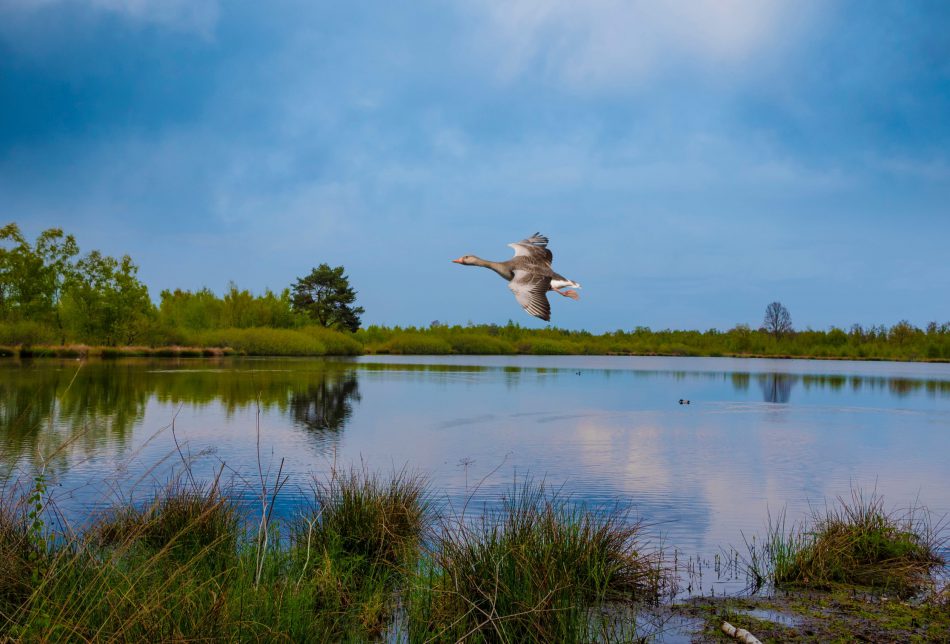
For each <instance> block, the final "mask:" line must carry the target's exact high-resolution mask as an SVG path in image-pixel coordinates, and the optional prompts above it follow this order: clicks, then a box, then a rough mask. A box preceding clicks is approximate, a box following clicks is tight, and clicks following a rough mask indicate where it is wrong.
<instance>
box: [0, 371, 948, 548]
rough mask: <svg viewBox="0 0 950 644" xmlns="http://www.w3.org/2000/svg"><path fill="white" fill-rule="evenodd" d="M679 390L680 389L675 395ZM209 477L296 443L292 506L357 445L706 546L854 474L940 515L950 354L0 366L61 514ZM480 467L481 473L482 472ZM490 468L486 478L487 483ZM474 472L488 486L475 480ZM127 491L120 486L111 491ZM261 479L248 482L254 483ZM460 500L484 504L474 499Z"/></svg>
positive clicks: (432, 472) (759, 526)
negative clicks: (541, 485)
mask: <svg viewBox="0 0 950 644" xmlns="http://www.w3.org/2000/svg"><path fill="white" fill-rule="evenodd" d="M679 399H688V400H690V404H689V405H680V404H679V402H678V401H679ZM173 419H174V420H175V437H177V439H178V441H179V443H180V444H181V446H182V452H183V453H184V454H185V456H186V458H188V459H190V460H191V461H192V462H193V468H194V471H195V472H196V473H197V474H198V475H199V476H202V477H205V478H208V477H210V476H212V474H213V473H214V472H215V471H216V470H217V469H218V468H219V467H220V466H221V464H222V463H224V464H225V465H226V469H225V472H226V477H230V478H233V479H235V480H238V481H240V480H241V479H242V478H243V479H247V480H249V481H251V480H253V479H254V478H255V477H256V476H257V462H258V461H257V436H258V427H259V429H260V443H261V454H262V463H263V466H264V467H265V468H266V467H268V466H269V467H270V468H271V469H272V470H275V469H276V467H277V465H278V463H279V462H280V460H281V459H282V458H283V459H284V471H285V472H287V473H289V474H290V477H291V479H290V485H289V486H288V488H287V493H286V494H284V496H283V501H282V503H283V505H282V506H281V511H282V512H285V513H287V512H292V510H293V508H294V507H295V506H296V505H297V504H299V503H300V502H302V501H303V500H304V499H305V498H306V496H307V490H308V487H309V481H310V477H311V473H317V474H319V473H321V472H325V471H326V470H327V469H328V468H329V467H330V466H331V465H332V463H333V462H334V459H335V461H336V463H337V464H344V465H345V464H349V463H353V462H356V463H358V462H359V461H360V460H362V461H364V462H365V463H366V464H367V465H368V466H369V467H371V468H373V469H378V470H381V471H384V472H386V471H391V470H392V469H393V468H397V469H398V468H401V467H403V466H404V465H408V466H409V467H410V468H411V469H416V470H420V471H422V472H424V473H425V474H426V475H428V477H429V478H430V479H431V480H432V483H433V488H434V489H435V490H436V491H437V493H439V494H443V495H445V496H446V497H448V499H449V500H450V501H451V502H452V503H454V504H456V505H460V504H461V503H463V500H464V499H465V498H466V497H467V496H469V495H472V496H473V498H474V504H475V506H476V507H480V505H481V504H482V503H495V502H497V499H498V496H499V495H500V494H501V493H502V492H504V491H506V490H508V489H510V486H511V482H512V480H514V479H515V478H516V477H517V478H518V479H520V478H521V477H523V476H524V475H526V474H530V475H533V476H534V477H535V478H542V477H543V478H544V479H546V480H547V481H548V482H550V483H551V484H553V485H556V486H563V489H564V491H565V492H566V493H569V494H570V495H571V496H572V497H574V498H576V499H578V500H582V501H585V502H592V503H600V502H611V501H614V500H617V499H621V500H624V501H629V502H632V504H633V506H634V508H635V509H636V512H637V513H638V514H639V516H640V517H642V518H643V519H644V520H646V521H647V522H649V523H650V524H652V525H653V526H654V531H655V532H656V533H657V534H658V535H659V536H661V537H662V539H663V541H664V542H665V543H667V544H669V545H671V546H675V547H676V548H678V549H680V550H681V551H683V552H684V553H692V554H697V555H702V556H707V557H712V556H713V555H714V554H715V553H718V552H719V551H720V547H722V546H728V545H739V544H741V543H742V534H745V535H750V534H753V533H759V534H761V533H762V532H763V529H764V527H765V525H766V522H767V513H768V512H769V511H771V512H772V513H773V514H774V513H775V512H776V511H778V510H781V509H782V508H787V512H788V516H789V518H790V519H800V518H802V517H804V516H805V514H806V513H807V512H808V509H809V506H810V505H812V506H814V505H816V504H822V503H823V502H824V501H825V500H826V499H833V498H834V497H835V496H837V495H842V494H844V495H847V494H848V493H849V490H850V488H851V486H852V485H859V486H862V487H864V488H866V489H873V488H876V489H877V491H878V492H879V493H881V494H883V495H884V498H885V501H886V503H887V505H895V506H905V505H908V504H912V503H915V502H917V503H920V504H925V505H927V506H928V507H929V508H930V509H931V510H934V511H936V512H937V513H939V514H944V513H948V512H950V466H948V464H947V457H948V455H950V365H946V364H944V365H936V364H910V363H884V362H862V363H858V362H827V361H804V360H743V359H721V358H652V357H578V356H558V357H526V356H519V357H465V356H452V357H409V356H406V357H401V356H400V357H397V356H392V357H389V356H368V357H363V358H359V359H355V360H349V361H347V360H332V361H331V360H309V359H283V360H274V359H260V360H256V359H222V360H217V361H215V360H199V359H194V360H121V361H115V362H109V361H105V362H94V363H89V364H85V365H83V366H82V367H81V368H79V364H78V363H77V362H75V361H70V360H49V361H43V360H36V361H32V362H22V363H19V362H14V361H11V360H5V361H3V362H0V467H2V468H3V469H4V470H6V471H8V472H9V471H20V472H22V471H26V470H27V469H28V468H29V467H30V466H32V465H35V464H37V463H39V462H42V461H48V462H49V465H48V471H49V472H50V473H51V476H52V477H53V479H54V480H55V482H56V483H57V485H56V490H57V495H58V498H59V505H60V506H61V508H63V509H64V511H65V512H66V513H67V515H69V516H73V517H79V516H82V515H83V514H84V513H87V512H88V511H89V510H90V509H93V508H97V507H102V506H105V505H109V504H110V503H112V502H113V501H114V500H115V499H116V494H117V493H119V492H121V494H123V495H125V496H128V495H136V494H140V493H141V494H144V493H147V492H148V490H150V489H152V487H153V486H154V485H156V484H161V483H163V482H164V481H166V480H168V478H169V477H170V476H172V473H173V471H174V469H175V468H178V469H180V465H181V458H180V457H179V455H178V453H177V451H176V449H175V442H174V437H173V435H172V432H171V429H170V428H169V427H168V426H169V424H170V423H171V422H172V420H173ZM486 477H487V478H486ZM482 479H484V480H482ZM480 481H481V483H480V484H479V485H476V484H478V483H479V482H480ZM117 491H119V492H117ZM251 494H252V493H251ZM470 507H472V506H471V505H470Z"/></svg>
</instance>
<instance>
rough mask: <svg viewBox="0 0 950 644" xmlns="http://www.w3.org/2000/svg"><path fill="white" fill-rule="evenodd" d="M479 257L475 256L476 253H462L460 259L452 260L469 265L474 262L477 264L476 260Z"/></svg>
mask: <svg viewBox="0 0 950 644" xmlns="http://www.w3.org/2000/svg"><path fill="white" fill-rule="evenodd" d="M477 259H478V258H477V257H475V256H474V255H462V256H461V257H459V258H458V259H453V260H452V262H454V263H455V264H467V265H469V266H472V265H473V264H475V261H476V260H477Z"/></svg>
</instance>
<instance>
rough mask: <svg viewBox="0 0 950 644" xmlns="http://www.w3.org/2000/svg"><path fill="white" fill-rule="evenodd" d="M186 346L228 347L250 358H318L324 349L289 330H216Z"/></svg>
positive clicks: (197, 336) (200, 334) (314, 340)
mask: <svg viewBox="0 0 950 644" xmlns="http://www.w3.org/2000/svg"><path fill="white" fill-rule="evenodd" d="M190 339H191V342H190V344H193V345H196V346H202V347H228V348H231V349H233V350H234V351H236V352H237V353H242V354H245V355H250V356H322V355H326V353H327V347H326V345H325V344H324V343H323V342H321V341H320V340H318V339H317V338H315V337H313V336H312V335H308V334H307V333H303V332H300V331H295V330H291V329H268V328H263V327H253V328H249V329H217V330H214V331H201V332H198V333H195V334H193V335H192V336H191V338H190Z"/></svg>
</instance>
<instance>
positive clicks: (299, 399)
mask: <svg viewBox="0 0 950 644" xmlns="http://www.w3.org/2000/svg"><path fill="white" fill-rule="evenodd" d="M354 401H355V402H359V401H360V392H359V381H358V380H357V379H356V374H355V373H354V372H352V371H350V372H346V373H343V374H335V375H334V376H332V377H329V376H328V377H326V378H324V379H323V380H322V381H320V382H318V383H315V384H313V385H310V386H308V387H307V388H306V389H305V390H301V391H294V392H293V393H291V395H290V413H291V417H292V418H293V420H294V423H296V424H297V425H299V426H301V427H303V428H304V429H307V430H310V431H317V432H324V431H333V432H336V431H339V430H340V429H342V428H343V426H344V425H345V424H346V421H348V420H349V419H350V416H351V415H352V414H353V404H352V403H353V402H354Z"/></svg>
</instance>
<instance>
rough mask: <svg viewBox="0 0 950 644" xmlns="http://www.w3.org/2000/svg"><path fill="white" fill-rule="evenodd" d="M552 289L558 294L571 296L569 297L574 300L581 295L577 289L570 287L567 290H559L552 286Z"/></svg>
mask: <svg viewBox="0 0 950 644" xmlns="http://www.w3.org/2000/svg"><path fill="white" fill-rule="evenodd" d="M551 290H552V291H554V292H555V293H557V294H558V295H563V296H564V297H569V298H571V299H572V300H576V299H578V298H579V297H580V296H579V295H578V294H577V291H575V290H571V289H568V290H566V291H559V290H557V289H556V288H552V289H551Z"/></svg>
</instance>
